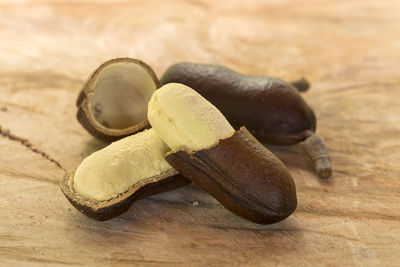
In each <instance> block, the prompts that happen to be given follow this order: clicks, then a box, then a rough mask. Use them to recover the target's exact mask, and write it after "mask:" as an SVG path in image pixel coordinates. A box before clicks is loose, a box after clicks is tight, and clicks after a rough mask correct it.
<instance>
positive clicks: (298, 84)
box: [290, 78, 310, 92]
mask: <svg viewBox="0 0 400 267" xmlns="http://www.w3.org/2000/svg"><path fill="white" fill-rule="evenodd" d="M290 84H291V85H293V86H294V87H295V88H296V89H297V91H299V92H305V91H307V90H308V89H309V88H310V82H309V81H307V80H306V79H305V78H301V79H298V80H294V81H291V82H290Z"/></svg>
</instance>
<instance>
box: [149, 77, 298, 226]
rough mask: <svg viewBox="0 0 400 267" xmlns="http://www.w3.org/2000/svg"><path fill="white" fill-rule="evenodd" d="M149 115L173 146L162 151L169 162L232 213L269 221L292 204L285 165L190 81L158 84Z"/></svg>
mask: <svg viewBox="0 0 400 267" xmlns="http://www.w3.org/2000/svg"><path fill="white" fill-rule="evenodd" d="M148 118H149V121H150V124H151V126H152V127H153V129H154V130H155V131H156V132H157V134H158V136H159V137H160V138H161V139H162V140H163V141H164V142H165V143H166V144H167V145H168V147H169V148H170V149H171V150H172V152H169V153H167V155H166V160H167V161H168V162H169V163H170V164H171V166H173V167H174V168H175V169H176V170H178V171H179V173H180V174H182V175H183V176H184V177H186V178H187V179H189V180H191V181H192V182H193V183H195V184H196V185H197V186H199V187H201V188H202V189H204V190H205V191H207V192H208V193H209V194H210V195H212V196H213V197H214V198H215V199H216V200H218V201H219V202H220V203H221V204H222V205H223V206H225V207H226V208H227V209H228V210H230V211H231V212H233V213H234V214H236V215H238V216H240V217H242V218H244V219H247V220H249V221H252V222H256V223H262V224H269V223H275V222H278V221H281V220H283V219H285V218H286V217H288V216H289V215H290V214H292V213H293V212H294V210H295V209H296V207H297V197H296V186H295V183H294V181H293V178H292V176H291V175H290V173H289V171H288V169H287V168H286V167H285V165H284V164H283V163H282V162H281V161H280V160H279V159H278V158H277V157H276V156H275V155H274V154H272V153H271V152H270V151H269V150H268V149H267V148H266V147H264V146H263V145H262V144H261V143H260V142H259V141H257V139H256V138H255V137H254V136H252V135H251V133H250V132H249V131H247V130H246V128H244V127H242V128H240V129H239V130H238V131H235V130H234V129H233V127H232V126H231V125H230V124H229V122H228V121H227V120H226V118H225V117H224V116H223V115H222V113H221V112H220V111H219V110H218V109H217V108H216V107H215V106H213V105H212V104H211V103H210V102H208V101H207V100H206V99H205V98H203V97H202V96H201V95H200V94H199V93H197V92H196V91H194V90H193V89H191V88H190V87H187V86H185V85H183V84H178V83H170V84H167V85H164V86H162V87H161V88H160V89H158V90H157V91H156V92H155V93H154V94H153V96H152V98H151V100H150V102H149V113H148Z"/></svg>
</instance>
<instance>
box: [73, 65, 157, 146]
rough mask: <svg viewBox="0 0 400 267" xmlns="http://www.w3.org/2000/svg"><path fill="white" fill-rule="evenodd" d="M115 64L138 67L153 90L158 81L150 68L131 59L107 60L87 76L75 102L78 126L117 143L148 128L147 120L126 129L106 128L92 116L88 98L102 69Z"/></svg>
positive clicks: (105, 139) (92, 92)
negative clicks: (146, 75) (144, 72)
mask: <svg viewBox="0 0 400 267" xmlns="http://www.w3.org/2000/svg"><path fill="white" fill-rule="evenodd" d="M116 63H130V64H136V65H138V66H140V67H141V68H142V69H143V70H145V71H146V73H147V74H148V75H149V76H150V77H151V79H152V81H153V83H154V86H155V88H158V87H159V81H158V78H157V75H156V74H155V73H154V71H153V70H152V69H151V67H150V66H148V65H147V64H146V63H144V62H142V61H140V60H138V59H133V58H115V59H111V60H108V61H106V62H104V63H103V64H101V65H100V66H99V67H98V68H97V69H96V70H95V71H94V72H93V73H92V74H91V75H90V76H89V78H88V79H87V80H86V82H85V84H84V85H83V88H82V89H81V91H80V92H79V94H78V98H77V100H76V106H77V107H78V111H77V114H76V117H77V119H78V121H79V122H80V124H81V125H82V126H83V128H85V129H86V130H87V131H88V132H89V133H90V134H91V135H93V136H94V137H97V138H99V139H101V140H103V141H106V142H113V141H117V140H119V139H122V138H123V137H126V136H129V135H131V134H133V133H136V132H139V131H141V130H144V129H145V128H148V127H149V123H148V121H147V119H144V120H143V121H141V122H139V123H137V124H135V125H130V126H129V127H127V128H126V129H115V128H113V127H107V126H106V125H102V124H101V123H99V122H98V121H97V120H96V119H95V118H94V116H93V115H92V112H91V109H90V107H89V103H90V97H91V96H92V95H93V94H94V93H95V92H94V88H95V82H96V79H97V77H98V76H99V74H100V73H101V72H102V70H103V69H105V68H106V67H107V66H110V65H112V64H116ZM110 89H111V88H110ZM122 100H123V99H121V101H122Z"/></svg>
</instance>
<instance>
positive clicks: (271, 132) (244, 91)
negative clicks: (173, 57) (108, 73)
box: [160, 63, 332, 178]
mask: <svg viewBox="0 0 400 267" xmlns="http://www.w3.org/2000/svg"><path fill="white" fill-rule="evenodd" d="M172 82H174V83H182V84H185V85H187V86H189V87H191V88H193V89H194V90H196V91H197V92H198V93H200V94H201V95H202V96H203V97H204V98H206V99H207V100H208V101H210V102H211V103H212V104H213V105H215V106H216V107H217V108H218V109H219V110H220V111H221V112H222V114H224V116H225V117H226V118H227V120H228V121H229V122H230V123H231V124H232V126H233V127H234V128H235V129H239V127H241V126H245V127H246V128H247V129H248V130H249V131H250V132H251V133H252V134H253V135H254V136H255V137H256V138H257V139H258V140H259V141H261V142H263V143H268V144H275V145H292V144H295V143H298V142H301V141H304V140H305V139H307V138H309V137H311V136H315V130H316V117H315V114H314V112H313V110H312V109H311V107H310V106H309V105H308V104H307V102H306V101H305V100H304V99H303V97H302V96H301V95H300V93H299V92H298V91H305V90H307V89H308V87H309V83H308V81H307V80H305V79H301V80H298V81H294V82H292V84H293V85H294V86H296V87H297V89H296V88H295V87H294V86H293V85H291V84H289V83H286V82H284V81H282V80H280V79H277V78H268V77H262V76H247V75H242V74H240V73H237V72H235V71H233V70H231V69H228V68H226V67H224V66H219V65H208V64H196V63H178V64H175V65H172V66H171V67H169V68H168V69H167V71H166V72H165V73H164V75H163V77H162V78H161V79H160V85H161V86H162V85H165V84H167V83H172ZM320 141H321V142H320V143H319V145H318V146H317V147H318V148H319V149H320V150H319V152H318V154H324V155H325V156H324V157H325V158H326V159H328V160H327V161H326V162H328V163H329V164H328V165H326V166H325V167H324V168H328V169H329V168H330V171H325V172H323V174H322V172H318V175H319V176H321V177H323V178H327V177H329V176H330V175H331V174H332V169H331V167H330V160H329V156H328V153H327V150H326V147H325V144H324V143H323V140H322V139H320ZM313 143H314V142H313ZM307 151H310V150H306V152H307ZM307 153H308V152H307ZM309 156H310V158H312V159H314V158H315V157H314V156H313V155H309ZM314 164H315V165H316V164H318V162H314ZM315 168H316V169H317V170H318V169H321V167H319V166H316V167H315ZM321 174H322V175H321Z"/></svg>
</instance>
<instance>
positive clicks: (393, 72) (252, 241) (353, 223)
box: [0, 0, 400, 266]
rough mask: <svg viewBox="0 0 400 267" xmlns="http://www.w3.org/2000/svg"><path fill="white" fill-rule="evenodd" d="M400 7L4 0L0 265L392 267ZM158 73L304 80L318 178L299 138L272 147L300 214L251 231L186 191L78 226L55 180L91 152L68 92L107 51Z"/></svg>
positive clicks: (399, 145)
mask: <svg viewBox="0 0 400 267" xmlns="http://www.w3.org/2000/svg"><path fill="white" fill-rule="evenodd" d="M399 14H400V2H399V1H398V0H386V1H382V0H370V1H364V0H354V1H347V0H324V1H320V0H312V1H306V0H302V1H300V0H298V1H296V0H294V1H289V0H287V1H278V0H268V1H261V0H260V1H225V0H218V1H211V0H210V1H195V0H191V1H176V0H172V1H162V0H160V1H121V2H111V1H104V2H103V1H39V2H30V1H11V0H10V1H1V2H0V125H1V135H2V136H0V155H1V156H0V196H1V197H0V265H3V266H13V265H23V266H28V265H36V266H43V265H72V264H76V265H81V264H84V265H86V264H88V265H98V266H100V265H101V266H104V265H112V266H122V265H143V266H159V265H161V264H167V265H171V266H196V265H199V266H201V265H208V266H237V265H248V266H253V265H254V266H274V265H277V266H286V265H291V266H321V265H325V266H400V204H399V203H400V165H399V161H400V152H399V151H400V105H399V104H400V100H399V98H400V31H399V29H400V15H399ZM115 57H133V58H138V59H141V60H143V61H144V62H146V63H147V64H149V65H150V66H152V67H153V68H154V70H155V72H156V73H157V75H159V76H161V74H162V73H163V71H164V70H165V69H166V68H167V67H168V66H169V65H171V64H173V63H175V62H178V61H193V62H203V63H215V64H223V65H226V66H228V67H231V68H233V69H235V70H237V71H239V72H243V73H247V74H252V75H269V76H277V77H281V78H283V79H286V80H291V79H295V78H299V77H301V76H305V77H307V78H309V79H310V80H311V82H312V88H311V89H310V90H309V91H308V92H307V93H305V94H304V97H305V98H306V100H307V101H308V102H309V103H310V105H311V106H312V107H313V108H314V110H315V112H316V115H317V116H318V126H317V127H318V133H319V134H320V135H322V136H323V137H324V138H325V141H326V144H327V147H328V149H329V151H330V155H331V157H332V164H333V168H334V174H333V176H332V177H331V178H330V179H329V180H327V181H322V180H320V179H318V178H317V177H316V176H315V174H314V171H313V170H312V165H311V163H310V161H309V160H308V159H307V158H306V157H305V155H304V152H303V151H302V148H301V145H295V146H292V147H272V148H271V149H272V151H273V152H274V153H276V154H277V155H278V156H279V157H280V158H281V159H282V160H283V162H284V163H285V164H286V165H287V166H288V168H289V169H290V171H291V173H292V175H293V177H294V179H295V182H296V185H297V190H298V201H299V205H298V208H297V210H296V212H295V213H294V214H293V215H292V216H291V217H289V218H288V219H286V220H285V221H283V222H280V223H277V224H274V225H269V226H262V225H256V224H252V223H249V222H247V221H244V220H242V219H240V218H238V217H236V216H235V215H233V214H231V213H230V212H228V211H227V210H225V209H224V208H223V207H222V206H221V205H219V204H218V202H216V201H215V200H214V199H213V198H212V197H210V196H209V195H207V194H206V193H205V192H203V191H202V190H200V189H199V188H197V187H195V186H193V185H190V186H186V187H184V188H180V189H178V190H175V191H171V192H166V193H163V194H160V195H156V196H152V197H149V198H146V199H144V200H141V201H139V202H137V203H136V204H135V205H134V206H133V207H132V208H131V209H130V210H129V211H128V212H127V213H125V214H123V215H122V216H120V217H118V218H115V219H113V220H110V221H107V222H97V221H94V220H92V219H88V218H86V217H85V216H83V215H81V214H80V213H79V212H78V211H76V210H75V209H74V208H73V207H72V206H71V205H70V204H69V203H68V201H67V199H66V198H65V197H64V196H63V194H62V193H61V191H60V189H59V187H58V181H59V179H60V178H61V177H62V176H63V174H64V172H65V171H66V170H67V171H72V170H74V169H75V168H76V167H77V166H78V165H79V163H80V162H81V161H82V159H83V158H84V157H85V156H87V155H89V154H90V153H92V152H93V151H96V150H98V149H100V148H102V147H103V146H105V143H102V142H100V141H98V140H96V139H95V138H93V137H91V136H90V135H89V134H88V133H87V132H86V131H85V130H84V129H83V128H82V127H81V126H80V124H79V123H78V122H77V120H76V118H75V113H76V107H75V99H76V97H77V94H78V92H79V90H80V87H81V86H82V85H83V83H84V81H85V79H86V78H87V77H88V76H89V74H90V73H91V72H92V71H93V70H94V69H95V68H97V67H98V66H99V65H100V64H101V63H102V62H104V61H105V60H108V59H111V58H115Z"/></svg>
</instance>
